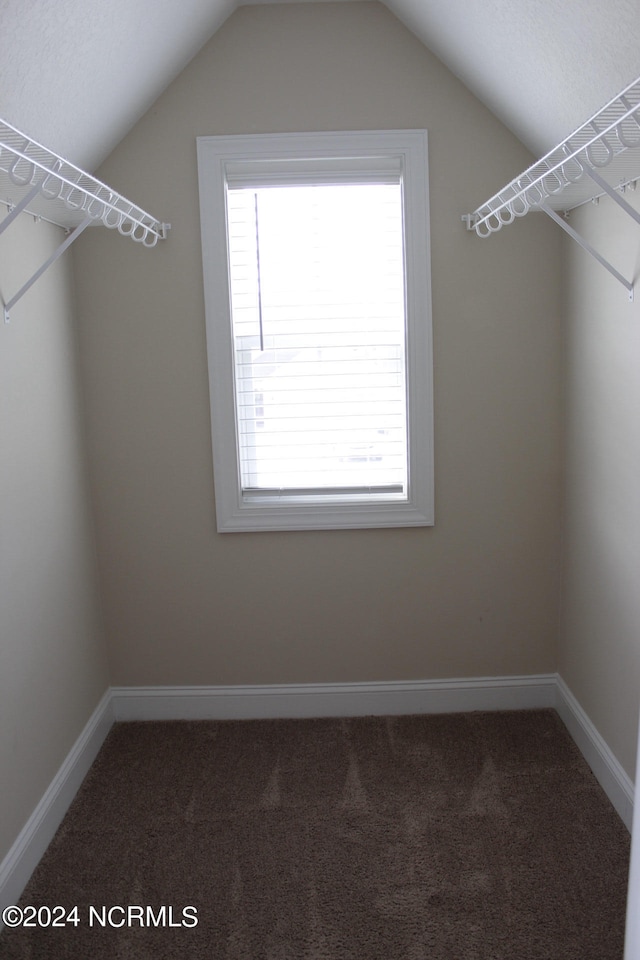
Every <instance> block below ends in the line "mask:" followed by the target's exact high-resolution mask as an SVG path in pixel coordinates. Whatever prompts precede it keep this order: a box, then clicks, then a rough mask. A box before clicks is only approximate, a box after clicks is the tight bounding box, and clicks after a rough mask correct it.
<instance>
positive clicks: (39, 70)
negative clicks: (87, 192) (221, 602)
mask: <svg viewBox="0 0 640 960" xmlns="http://www.w3.org/2000/svg"><path fill="white" fill-rule="evenodd" d="M298 2H303V0H298ZM386 5H387V6H388V8H389V9H390V10H391V11H392V12H393V13H394V14H395V15H396V16H397V17H398V18H399V19H400V20H401V21H402V22H403V23H404V24H405V25H406V26H407V27H409V29H411V30H412V31H413V32H414V33H415V34H416V36H417V37H418V38H419V39H420V40H421V41H422V42H423V43H424V44H425V45H426V46H427V47H428V48H429V49H431V50H432V51H433V52H434V53H435V55H436V56H438V57H439V58H440V59H441V60H442V61H443V62H444V63H445V65H446V66H447V67H449V69H450V70H451V71H452V72H453V73H454V74H455V75H456V76H457V77H459V78H460V79H461V80H462V82H463V83H464V84H465V85H466V86H467V87H468V88H469V89H470V90H471V91H472V92H473V93H474V94H475V95H476V96H477V97H478V98H479V99H480V100H481V101H483V102H484V103H485V104H486V105H487V106H488V107H489V109H491V110H492V111H493V113H494V114H495V115H496V116H497V117H498V118H499V119H500V120H502V122H503V123H504V124H505V125H506V126H507V127H508V128H510V129H511V130H512V131H513V132H514V133H515V135H516V136H517V137H519V139H520V140H521V141H522V142H523V143H524V144H525V145H526V146H528V147H529V149H530V150H531V151H532V152H533V153H534V154H537V155H540V154H542V153H544V152H546V151H547V150H548V149H549V148H550V147H551V146H552V145H553V144H554V143H557V142H558V141H560V140H561V139H562V138H563V137H564V136H566V134H567V132H568V131H569V130H572V129H575V128H576V127H577V126H579V125H580V124H581V123H582V122H583V121H584V120H585V118H586V117H588V116H590V115H592V114H593V113H594V112H595V111H596V110H597V109H598V107H599V106H600V104H601V103H603V102H604V101H605V100H606V99H607V98H608V97H610V96H613V95H614V94H615V92H616V91H617V90H620V89H622V88H623V87H624V86H625V85H627V84H628V83H630V82H631V81H632V80H633V79H634V77H636V76H637V75H638V74H639V73H640V54H639V51H640V18H639V17H638V16H637V8H636V0H608V2H607V3H606V4H603V3H602V2H601V0H575V2H573V3H571V4H559V3H557V0H484V2H482V3H479V2H475V0H447V3H442V2H441V0H387V3H386ZM236 7H237V3H236V2H235V0H109V3H105V2H104V0H56V3H51V2H50V0H30V3H29V4H28V8H25V4H24V2H23V0H0V27H1V28H2V38H3V56H2V61H1V63H0V116H4V117H6V119H7V120H8V121H9V122H10V123H12V124H14V125H15V126H16V127H18V128H20V129H24V130H28V131H29V133H30V135H31V136H33V137H35V138H36V139H38V140H39V141H41V142H43V143H47V144H49V145H50V146H51V147H52V149H54V150H56V151H57V152H58V153H60V154H62V155H64V156H68V157H69V158H71V159H72V160H73V161H74V163H78V164H79V165H80V166H83V167H85V168H86V169H89V170H94V169H96V167H97V166H98V165H99V163H100V162H101V161H102V160H103V159H105V157H106V156H107V155H108V154H109V153H110V152H111V150H112V149H113V148H114V147H115V146H116V145H117V143H118V142H119V141H120V140H121V139H122V137H123V136H124V135H125V134H126V133H127V132H128V130H129V129H130V128H131V127H132V126H133V125H134V124H135V123H136V122H137V120H138V119H139V118H140V117H141V116H142V115H143V114H144V113H145V111H146V110H147V109H149V107H150V106H151V105H152V103H153V102H154V101H155V99H157V97H158V96H159V95H160V94H161V93H162V91H163V90H164V89H165V88H166V87H167V86H168V85H169V83H171V81H172V80H173V79H174V78H175V77H176V76H177V75H178V73H179V72H180V71H181V70H182V69H183V68H184V66H186V64H187V63H188V62H189V61H190V60H191V59H192V58H193V56H195V54H196V53H197V52H198V51H199V50H200V48H201V47H202V46H203V44H204V43H206V42H207V40H208V39H209V38H210V37H211V36H212V35H213V34H214V33H215V32H216V31H217V30H218V28H219V27H220V26H221V24H222V23H223V22H224V21H225V20H226V19H227V17H228V16H229V15H230V14H231V13H233V11H234V10H235V9H236Z"/></svg>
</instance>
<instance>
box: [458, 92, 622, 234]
mask: <svg viewBox="0 0 640 960" xmlns="http://www.w3.org/2000/svg"><path fill="white" fill-rule="evenodd" d="M632 101H633V102H632ZM612 114H615V115H613V116H612ZM628 121H631V122H632V123H633V124H634V126H635V127H636V128H637V129H636V133H637V134H638V135H637V136H636V137H634V138H632V137H630V135H629V133H628V132H625V130H624V127H623V125H624V124H625V123H627V122H628ZM637 146H640V78H638V79H637V80H635V81H634V82H633V83H631V84H629V86H628V87H626V88H625V89H624V90H623V91H622V92H621V93H620V94H618V95H617V96H616V97H614V98H613V99H612V100H610V101H609V103H607V104H606V106H604V107H603V108H602V109H601V110H600V111H598V113H597V114H595V115H594V116H593V117H592V118H591V119H590V120H588V121H587V122H586V123H584V124H583V125H582V126H581V127H579V128H578V129H577V130H576V131H574V133H572V134H571V135H570V136H569V137H567V138H566V139H565V140H563V141H562V143H560V144H559V145H558V146H557V147H555V148H554V149H553V150H551V151H549V153H547V154H546V155H545V156H544V157H542V159H541V160H539V161H537V163H535V164H533V165H532V166H531V167H529V168H528V169H527V170H525V171H524V173H522V174H520V176H519V177H516V178H514V180H512V181H511V182H510V183H509V184H507V186H506V187H503V189H502V190H500V191H499V192H498V193H496V194H495V195H494V196H493V197H491V199H490V200H488V201H487V202H486V203H484V204H483V205H482V206H481V207H478V209H477V210H476V211H475V212H474V213H473V214H467V215H465V216H464V217H463V218H462V219H463V220H464V221H465V222H466V223H467V228H468V229H469V230H475V232H476V234H477V235H478V236H479V237H487V236H490V234H492V233H496V232H497V231H498V230H500V229H501V228H502V227H503V226H506V225H507V224H509V223H512V222H513V220H514V219H515V218H516V217H522V216H525V215H526V214H527V213H528V212H529V210H531V209H534V210H539V209H541V205H542V204H543V203H544V202H546V201H547V200H548V199H549V198H555V196H556V195H560V194H562V192H563V191H564V190H566V188H567V187H571V186H572V185H575V184H577V183H578V182H579V181H581V180H582V179H583V177H584V175H585V174H589V173H590V171H592V170H594V169H596V168H604V167H607V166H609V165H610V164H611V163H612V162H613V161H614V160H615V159H616V158H617V157H619V156H620V155H621V154H623V153H624V152H625V151H627V150H628V149H633V148H635V147H637ZM594 179H595V178H594ZM632 179H634V178H633V177H629V178H627V181H626V182H630V181H631V180H632Z"/></svg>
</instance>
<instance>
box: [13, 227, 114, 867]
mask: <svg viewBox="0 0 640 960" xmlns="http://www.w3.org/2000/svg"><path fill="white" fill-rule="evenodd" d="M2 209H4V208H2ZM63 237H64V234H63V233H62V231H61V230H60V229H59V228H58V227H53V226H51V225H50V224H46V223H35V222H34V221H33V219H32V218H30V217H28V216H25V215H22V216H20V217H19V218H18V219H17V220H16V221H15V222H14V223H13V224H12V225H11V226H10V227H9V229H8V230H7V232H6V233H5V234H3V236H2V237H1V238H0V292H1V294H2V296H3V297H4V299H5V300H8V299H9V298H10V297H11V296H13V294H14V293H15V292H16V291H17V290H18V289H19V288H20V287H21V286H22V284H23V283H24V281H26V280H27V279H28V277H29V276H30V275H31V273H33V272H34V271H35V270H36V269H37V268H38V267H39V266H40V264H41V263H43V262H44V261H45V260H46V259H47V257H48V256H49V254H50V253H51V252H52V251H53V250H54V249H55V248H56V246H57V245H58V244H59V243H60V242H61V240H62V239H63ZM71 280H72V278H71V260H70V259H69V258H68V257H67V258H66V259H65V260H61V261H58V263H57V264H56V265H55V266H54V267H51V268H50V270H49V271H48V272H47V273H46V274H44V276H43V277H42V278H41V279H40V280H39V281H38V282H37V283H36V284H35V286H33V287H32V288H31V290H30V291H29V292H28V293H27V294H26V296H25V297H24V299H23V300H21V301H20V302H19V303H18V304H16V306H15V307H14V308H13V310H12V311H11V323H10V324H9V325H8V326H7V325H5V324H3V323H1V321H0V341H2V342H1V344H0V384H1V386H0V391H1V395H2V403H1V404H0V451H1V453H0V503H1V504H2V507H1V532H0V541H1V548H0V770H1V771H2V784H3V786H2V791H1V792H0V798H1V799H0V860H1V859H2V857H3V856H4V854H5V853H6V852H7V850H8V849H9V847H10V846H11V844H12V843H13V841H14V840H15V838H16V836H17V834H18V833H19V831H20V830H21V828H22V827H23V825H24V823H25V821H26V820H27V819H28V817H29V816H30V815H31V813H32V811H33V809H34V808H35V806H36V804H37V803H38V802H39V800H40V798H41V797H42V794H43V793H44V791H45V789H46V788H47V787H48V786H49V783H50V782H51V779H52V777H53V776H54V775H55V773H56V772H57V770H58V768H59V767H60V764H61V763H62V762H63V760H64V759H65V757H66V755H67V753H68V752H69V750H70V748H71V747H72V745H73V743H74V741H75V740H76V738H77V737H78V736H79V735H80V733H81V732H82V729H83V728H84V726H85V724H86V722H87V720H88V719H89V717H90V715H91V713H92V711H93V710H94V708H95V706H96V704H97V703H98V701H99V699H100V697H101V696H102V694H103V693H104V691H105V689H106V688H107V684H108V680H107V671H106V658H105V654H104V646H103V636H102V628H101V620H100V610H99V603H98V593H97V587H96V577H95V546H94V537H93V527H92V523H91V520H90V516H89V504H88V496H87V485H86V468H85V457H84V451H83V446H82V444H83V437H82V428H81V423H80V419H79V401H78V386H77V377H76V350H75V346H74V341H73V329H72V317H73V298H72V295H71V291H72V283H71Z"/></svg>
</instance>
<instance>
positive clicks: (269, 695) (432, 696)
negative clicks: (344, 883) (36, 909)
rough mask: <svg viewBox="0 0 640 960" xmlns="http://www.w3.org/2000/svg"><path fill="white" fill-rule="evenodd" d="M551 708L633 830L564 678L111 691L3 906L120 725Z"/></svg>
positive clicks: (621, 794)
mask: <svg viewBox="0 0 640 960" xmlns="http://www.w3.org/2000/svg"><path fill="white" fill-rule="evenodd" d="M549 707H552V708H553V707H555V708H556V709H557V711H558V713H559V714H560V716H561V718H562V720H563V721H564V723H565V725H566V727H567V729H568V730H569V733H570V734H571V736H572V737H573V739H574V740H575V742H576V744H577V745H578V747H579V749H580V751H581V752H582V754H583V755H584V757H585V759H586V761H587V763H588V764H589V765H590V767H591V769H592V770H593V772H594V774H595V776H596V777H597V779H598V781H599V783H600V784H601V786H602V788H603V789H604V791H605V793H606V794H607V796H608V797H609V799H610V800H611V802H612V804H613V806H614V807H615V809H616V810H617V811H618V813H619V815H620V817H621V818H622V820H623V821H624V823H625V824H626V825H627V827H628V828H629V829H631V820H632V812H633V798H634V788H633V784H632V782H631V781H630V779H629V777H628V776H627V775H626V773H625V772H624V770H623V769H622V767H621V766H620V764H619V763H618V761H617V760H616V758H615V757H614V755H613V753H612V752H611V750H610V749H609V747H608V746H607V744H606V743H605V742H604V740H603V739H602V737H601V736H600V734H599V733H598V731H597V730H596V729H595V727H594V726H593V724H592V723H591V721H590V720H589V718H588V717H587V715H586V714H585V712H584V710H582V708H581V707H580V705H579V704H578V702H577V700H576V699H575V697H574V696H573V694H572V693H571V691H570V690H569V688H568V687H567V686H566V684H565V683H564V681H563V680H562V678H561V677H559V676H558V675H557V674H540V675H536V676H528V677H481V678H476V679H459V680H425V681H382V682H375V683H334V684H324V683H311V684H285V685H269V686H231V687H112V688H111V689H110V690H108V691H107V693H106V694H105V695H104V697H103V698H102V700H101V701H100V703H99V704H98V706H97V707H96V709H95V711H94V713H93V714H92V716H91V718H90V719H89V721H88V723H87V725H86V727H85V729H84V730H83V732H82V733H81V734H80V736H79V737H78V740H77V741H76V743H75V744H74V746H73V748H72V750H71V751H70V753H69V755H68V757H67V758H66V760H65V761H64V763H63V764H62V766H61V767H60V770H59V771H58V773H57V774H56V776H55V777H54V779H53V780H52V782H51V784H50V786H49V788H48V790H47V791H46V793H45V794H44V796H43V797H42V799H41V801H40V803H39V804H38V806H37V807H36V809H35V810H34V812H33V814H32V815H31V817H30V818H29V820H28V821H27V823H26V824H25V826H24V828H23V830H22V831H21V832H20V835H19V836H18V838H17V840H16V842H15V843H14V845H13V847H12V848H11V850H10V851H9V853H8V854H7V856H6V857H5V859H4V860H3V862H2V863H1V864H0V909H2V908H4V907H5V906H7V905H9V904H11V903H15V902H16V901H17V900H18V899H19V897H20V895H21V894H22V891H23V890H24V888H25V886H26V884H27V882H28V880H29V877H30V876H31V874H32V872H33V870H34V869H35V867H36V866H37V864H38V862H39V861H40V859H41V857H42V855H43V854H44V852H45V850H46V848H47V847H48V845H49V843H50V842H51V840H52V839H53V836H54V834H55V832H56V830H57V829H58V826H59V825H60V823H61V821H62V819H63V817H64V815H65V813H66V812H67V809H68V808H69V806H70V804H71V801H72V800H73V798H74V796H75V794H76V792H77V791H78V789H79V787H80V784H81V783H82V781H83V779H84V777H85V776H86V774H87V772H88V771H89V768H90V767H91V764H92V763H93V761H94V759H95V757H96V755H97V753H98V750H99V749H100V747H101V746H102V743H103V742H104V739H105V737H106V736H107V734H108V732H109V730H110V728H111V726H112V724H113V723H114V721H116V722H117V721H132V720H207V719H219V720H231V719H273V718H278V717H353V716H387V715H392V714H395V715H400V714H421V713H422V714H429V713H464V712H469V711H473V710H485V711H490V710H531V709H541V708H549ZM0 929H1V927H0Z"/></svg>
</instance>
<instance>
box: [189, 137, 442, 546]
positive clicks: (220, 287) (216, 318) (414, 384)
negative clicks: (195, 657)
mask: <svg viewBox="0 0 640 960" xmlns="http://www.w3.org/2000/svg"><path fill="white" fill-rule="evenodd" d="M197 152H198V179H199V190H200V218H201V233H202V258H203V276H204V298H205V317H206V331H207V357H208V367H209V392H210V403H211V434H212V445H213V471H214V484H215V501H216V517H217V527H218V531H219V532H221V533H226V532H241V531H260V530H320V529H354V528H371V527H409V526H431V525H432V524H433V522H434V490H433V383H432V381H433V373H432V369H433V364H432V323H431V271H430V243H429V195H428V160H427V132H426V130H384V131H364V132H337V133H298V134H256V135H237V136H223V137H220V136H211V137H198V138H197ZM375 158H380V159H381V160H382V161H384V159H385V158H394V159H396V160H397V159H398V158H399V159H400V162H401V169H402V193H403V226H404V245H405V284H406V292H405V298H406V380H407V449H408V489H407V496H406V498H404V497H403V498H402V499H397V500H389V499H379V500H376V498H375V495H374V494H370V495H368V497H367V498H366V499H364V498H358V499H357V500H355V501H354V498H349V497H345V498H344V499H343V500H342V499H340V500H336V499H335V497H330V498H326V497H325V498H322V497H321V496H317V497H314V498H309V497H283V498H277V499H275V500H274V498H273V496H271V497H269V498H268V499H265V501H264V502H260V501H256V500H255V499H254V498H252V499H251V500H249V501H248V500H245V499H243V496H242V490H241V487H240V467H239V461H238V442H237V424H236V416H235V391H234V360H233V341H232V327H231V305H230V292H229V264H228V252H227V250H228V248H227V214H226V189H227V177H228V171H233V170H236V171H237V170H241V169H243V168H244V166H245V165H246V166H247V168H248V169H249V168H251V169H253V168H255V169H256V170H259V169H260V163H263V164H265V163H271V164H273V161H278V160H297V161H304V162H305V166H306V165H308V166H309V168H310V171H311V175H312V173H313V170H314V169H317V171H319V172H321V171H322V170H326V169H327V165H329V166H331V165H332V164H333V165H339V161H346V164H345V166H346V167H347V168H348V169H349V170H352V169H353V166H354V162H355V163H356V165H357V161H358V160H360V159H362V161H363V169H365V170H366V169H369V168H370V166H371V162H372V160H373V161H374V162H375ZM367 164H368V165H369V166H367ZM285 182H286V179H285Z"/></svg>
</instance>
